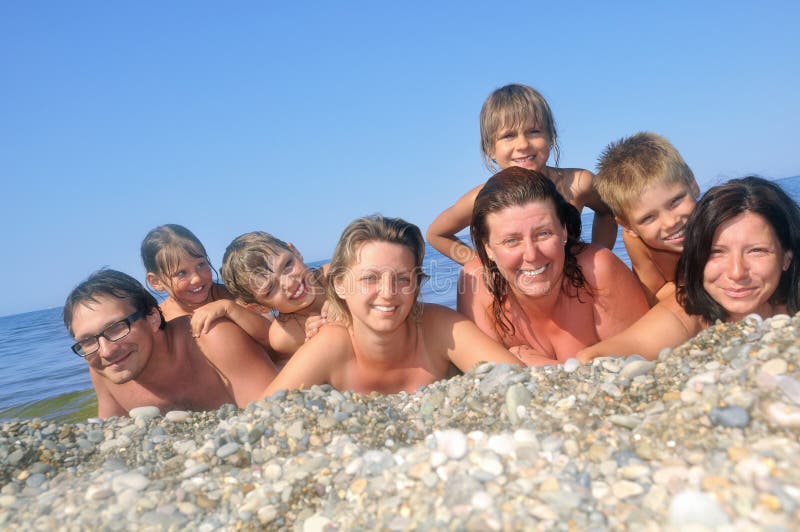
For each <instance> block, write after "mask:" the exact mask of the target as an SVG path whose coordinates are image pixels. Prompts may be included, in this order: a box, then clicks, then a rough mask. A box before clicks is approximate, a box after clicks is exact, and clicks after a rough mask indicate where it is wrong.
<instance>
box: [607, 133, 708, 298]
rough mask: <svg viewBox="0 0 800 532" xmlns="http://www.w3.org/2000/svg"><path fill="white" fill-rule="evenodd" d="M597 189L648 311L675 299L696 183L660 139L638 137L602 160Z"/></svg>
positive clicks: (609, 151) (620, 142) (622, 143)
mask: <svg viewBox="0 0 800 532" xmlns="http://www.w3.org/2000/svg"><path fill="white" fill-rule="evenodd" d="M595 187H596V188H597V192H598V193H599V194H600V197H601V198H603V201H604V202H605V203H606V204H608V205H609V206H610V207H611V210H612V211H613V212H614V216H615V218H616V220H617V223H619V225H620V226H622V239H623V242H624V243H625V249H626V250H627V252H628V256H630V259H631V266H632V268H633V271H634V273H635V274H636V276H637V277H638V278H639V282H641V284H642V287H643V288H644V290H645V295H646V296H647V299H648V301H649V303H650V306H653V305H655V304H656V303H657V302H658V301H663V300H665V299H667V298H669V297H671V296H672V295H673V294H674V293H675V267H676V265H677V264H678V259H679V258H680V256H681V252H682V251H683V236H684V231H685V229H686V223H687V221H688V219H689V216H690V215H691V214H692V211H694V208H695V204H696V203H697V196H698V195H699V188H698V186H697V181H695V178H694V174H693V173H692V171H691V169H690V168H689V166H688V165H687V164H686V162H685V161H684V160H683V158H682V157H681V155H680V153H678V150H676V149H675V147H674V146H673V145H672V144H671V143H670V142H669V141H668V140H667V139H665V138H664V137H662V136H660V135H656V134H655V133H649V132H640V133H637V134H635V135H633V136H630V137H628V138H624V139H620V140H618V141H616V142H612V143H611V144H609V145H608V146H607V147H606V149H605V150H604V151H603V153H602V154H601V155H600V160H599V162H598V173H597V176H596V177H595Z"/></svg>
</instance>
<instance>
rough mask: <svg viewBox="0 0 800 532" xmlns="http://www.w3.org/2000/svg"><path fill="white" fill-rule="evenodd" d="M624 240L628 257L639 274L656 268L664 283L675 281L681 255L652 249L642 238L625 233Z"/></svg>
mask: <svg viewBox="0 0 800 532" xmlns="http://www.w3.org/2000/svg"><path fill="white" fill-rule="evenodd" d="M622 240H623V242H624V243H625V250H626V251H627V252H628V257H630V259H631V266H632V267H633V269H634V270H635V271H636V272H637V274H638V272H640V271H642V270H643V269H646V268H655V269H656V270H657V271H658V273H659V274H660V275H661V276H662V277H663V278H664V281H666V282H669V281H674V280H675V267H676V266H677V265H678V259H680V256H681V254H680V253H677V252H674V251H668V250H662V249H655V248H652V247H650V246H648V245H647V244H645V242H644V241H643V240H642V239H641V238H637V237H631V236H629V235H628V234H627V233H625V232H623V235H622Z"/></svg>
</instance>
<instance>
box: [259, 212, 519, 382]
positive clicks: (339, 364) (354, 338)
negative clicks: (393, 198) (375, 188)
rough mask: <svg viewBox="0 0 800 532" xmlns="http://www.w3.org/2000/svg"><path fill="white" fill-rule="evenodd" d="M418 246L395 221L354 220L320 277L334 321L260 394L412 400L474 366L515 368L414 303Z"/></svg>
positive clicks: (447, 315)
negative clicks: (328, 390)
mask: <svg viewBox="0 0 800 532" xmlns="http://www.w3.org/2000/svg"><path fill="white" fill-rule="evenodd" d="M424 254H425V242H424V240H423V238H422V233H421V232H420V230H419V228H418V227H417V226H415V225H412V224H410V223H408V222H406V221H404V220H401V219H399V218H384V217H382V216H380V215H376V216H374V217H366V218H360V219H358V220H355V221H354V222H352V223H351V224H350V225H349V226H348V227H347V228H346V229H345V231H344V233H343V234H342V236H341V238H340V239H339V243H338V244H337V246H336V249H335V251H334V253H333V260H332V261H331V265H330V271H329V272H328V301H329V302H330V305H331V310H330V313H331V316H332V317H336V318H337V319H336V320H335V321H332V322H331V323H330V324H328V325H326V326H325V327H323V328H322V329H320V331H319V332H318V333H317V334H316V335H315V336H314V337H313V338H311V339H309V340H308V342H306V343H305V344H304V345H303V347H301V348H300V349H299V350H298V351H297V353H295V355H294V356H293V357H292V359H291V360H290V361H289V362H288V363H287V364H286V367H285V368H284V369H283V371H282V372H281V373H280V374H279V376H278V377H277V378H276V379H275V380H274V381H272V383H271V384H270V385H269V387H268V388H267V389H266V391H265V395H271V394H272V393H274V392H276V391H278V390H287V389H295V388H302V387H309V386H312V385H314V384H326V383H327V384H330V385H331V386H333V387H334V388H337V389H339V390H352V391H355V392H358V393H369V392H372V391H377V392H380V393H396V392H400V391H402V390H405V391H408V392H413V391H414V390H416V389H417V388H419V387H420V386H424V385H427V384H430V383H432V382H434V381H436V380H439V379H443V378H446V377H448V376H450V375H451V374H452V371H451V370H452V366H451V363H452V364H455V366H456V367H458V368H459V369H461V370H462V371H466V370H468V369H469V368H471V367H472V366H474V365H476V364H477V363H478V362H479V361H482V360H488V361H490V362H498V363H500V362H506V363H510V364H519V361H517V360H516V359H515V358H514V357H513V356H512V355H511V353H509V352H508V351H506V350H505V349H504V348H503V347H502V346H501V345H500V344H498V343H497V342H495V341H493V340H492V339H491V338H489V337H488V336H486V335H485V334H483V333H482V332H481V331H480V330H479V329H478V328H477V327H476V326H475V324H474V323H472V322H471V321H469V320H468V319H466V318H465V317H464V316H462V315H461V314H458V313H457V312H455V311H453V310H450V309H448V308H446V307H442V306H439V305H431V304H423V303H421V302H420V301H419V300H418V296H419V292H420V287H421V284H422V280H423V279H424V274H423V273H422V270H421V267H422V259H423V256H424Z"/></svg>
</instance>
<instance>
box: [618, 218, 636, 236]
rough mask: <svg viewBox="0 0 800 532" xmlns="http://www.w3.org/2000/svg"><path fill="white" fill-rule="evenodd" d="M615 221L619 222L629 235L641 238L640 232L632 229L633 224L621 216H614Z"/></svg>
mask: <svg viewBox="0 0 800 532" xmlns="http://www.w3.org/2000/svg"><path fill="white" fill-rule="evenodd" d="M614 221H615V222H617V225H618V226H620V227H621V228H622V230H623V231H624V232H626V233H628V236H632V237H635V238H639V234H638V233H637V232H636V231H634V230H633V229H631V226H630V225H628V224H627V223H626V222H625V221H623V220H622V219H621V218H620V217H619V216H614Z"/></svg>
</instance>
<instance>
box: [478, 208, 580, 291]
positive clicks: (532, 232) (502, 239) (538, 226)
mask: <svg viewBox="0 0 800 532" xmlns="http://www.w3.org/2000/svg"><path fill="white" fill-rule="evenodd" d="M486 223H487V227H488V229H489V238H488V242H487V243H486V244H485V249H486V254H487V255H488V256H489V259H490V260H492V261H494V262H495V263H496V264H497V269H498V270H499V271H500V274H501V275H502V276H503V277H504V278H505V280H506V281H508V283H509V286H510V287H511V290H512V291H513V292H514V293H515V294H516V295H517V296H519V297H531V298H537V297H544V296H547V295H548V294H550V293H552V292H553V291H554V290H556V291H557V290H559V289H560V287H561V280H562V278H563V273H564V260H565V252H564V244H565V241H566V240H567V229H566V227H564V226H563V225H562V224H561V222H560V221H559V219H558V216H557V214H556V209H555V205H554V204H553V202H552V201H533V202H531V203H527V204H525V205H522V206H514V207H507V208H505V209H503V210H501V211H498V212H495V213H492V214H489V215H488V216H487V217H486Z"/></svg>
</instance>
